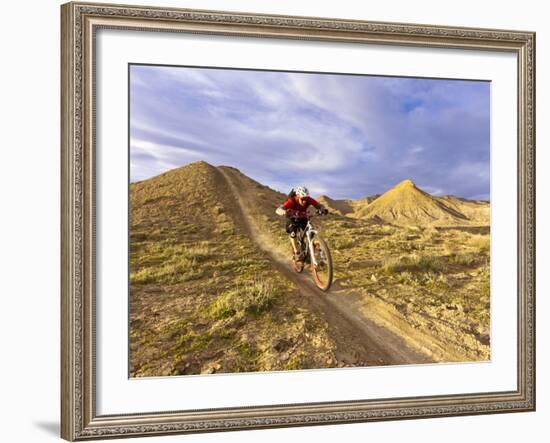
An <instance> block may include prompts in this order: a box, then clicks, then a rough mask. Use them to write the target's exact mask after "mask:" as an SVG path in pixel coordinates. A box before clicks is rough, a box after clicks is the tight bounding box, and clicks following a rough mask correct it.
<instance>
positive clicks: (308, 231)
mask: <svg viewBox="0 0 550 443" xmlns="http://www.w3.org/2000/svg"><path fill="white" fill-rule="evenodd" d="M317 234H318V232H317V230H315V228H314V227H313V225H312V224H311V222H310V220H309V218H308V220H307V225H306V227H305V229H304V230H303V235H302V238H301V239H300V241H304V238H303V237H304V236H305V240H306V241H307V245H306V246H307V250H308V251H309V258H310V260H311V264H312V265H313V266H317V265H318V263H317V260H316V259H315V251H314V250H313V241H312V239H313V237H314V236H315V235H317Z"/></svg>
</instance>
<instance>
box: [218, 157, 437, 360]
mask: <svg viewBox="0 0 550 443" xmlns="http://www.w3.org/2000/svg"><path fill="white" fill-rule="evenodd" d="M218 170H219V171H220V173H221V174H222V176H223V177H224V178H225V181H226V182H227V188H228V190H229V191H230V192H231V194H232V195H233V197H234V199H235V201H236V203H237V207H236V208H235V212H234V214H233V215H234V217H235V222H236V224H237V226H238V228H239V229H241V230H242V231H243V232H244V233H245V234H246V235H247V236H248V237H249V238H250V239H251V240H252V241H253V242H254V243H255V244H256V245H257V246H258V248H259V249H260V250H261V251H263V252H264V253H265V255H266V256H267V258H268V259H269V260H270V261H271V262H272V264H273V266H274V268H275V269H276V270H277V271H279V272H280V273H281V274H283V275H284V276H285V277H287V278H288V279H290V280H291V281H292V282H294V284H295V285H296V287H297V288H298V290H299V292H300V293H301V295H302V296H304V297H306V298H307V299H308V302H309V305H310V306H311V308H312V309H314V310H315V311H316V312H317V314H318V315H320V316H321V317H323V318H324V319H325V320H326V321H327V323H328V324H329V330H330V334H331V337H332V339H333V340H334V341H335V343H336V346H337V349H336V358H337V359H338V361H339V363H342V364H343V365H345V366H382V365H403V364H418V363H429V362H433V360H432V359H430V358H429V357H428V356H426V355H424V354H422V353H420V352H418V351H417V350H415V349H413V348H412V347H410V346H409V345H408V344H407V343H406V342H405V340H404V339H403V338H402V337H400V336H398V335H396V334H394V333H393V332H391V331H389V330H387V329H386V328H384V327H381V326H379V325H377V324H376V323H375V321H374V320H372V319H370V318H367V317H365V316H364V315H363V314H362V313H361V309H360V306H359V301H358V296H357V295H355V294H353V293H346V292H345V291H342V290H334V289H333V290H331V291H329V292H328V293H324V292H322V291H320V290H319V289H318V288H317V287H316V286H315V285H314V284H313V281H312V279H311V276H310V274H309V273H308V272H307V270H308V268H306V269H305V270H304V273H303V274H297V273H296V272H294V270H292V268H291V266H290V257H289V256H285V255H283V254H281V253H280V252H279V251H278V250H277V249H276V248H274V247H272V242H271V239H270V238H269V237H268V236H267V235H266V234H264V233H262V232H261V230H260V229H258V227H257V226H256V225H255V223H254V221H253V218H252V216H251V214H250V212H249V210H248V208H247V206H246V205H245V204H244V202H243V199H242V198H241V196H240V195H239V192H238V190H237V188H236V186H235V184H234V182H233V180H232V178H231V177H230V175H229V174H228V173H227V172H226V171H224V170H223V169H221V168H218ZM289 255H290V254H289Z"/></svg>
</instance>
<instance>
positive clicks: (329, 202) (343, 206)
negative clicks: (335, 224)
mask: <svg viewBox="0 0 550 443" xmlns="http://www.w3.org/2000/svg"><path fill="white" fill-rule="evenodd" d="M316 200H317V201H318V202H319V203H321V204H322V205H324V206H325V207H326V208H327V209H328V210H329V211H330V212H331V213H335V214H338V215H346V214H349V213H350V212H353V206H352V204H353V201H352V200H334V199H332V198H330V197H328V196H327V195H321V196H319V197H317V199H316Z"/></svg>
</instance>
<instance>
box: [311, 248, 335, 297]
mask: <svg viewBox="0 0 550 443" xmlns="http://www.w3.org/2000/svg"><path fill="white" fill-rule="evenodd" d="M312 245H313V253H314V254H315V262H316V263H317V264H314V261H313V260H312V263H311V272H312V273H313V279H314V280H315V284H316V285H317V287H318V288H319V289H320V290H321V291H328V290H329V289H330V285H332V257H331V255H330V251H329V249H328V246H327V244H326V243H325V241H324V240H323V239H322V238H319V237H317V238H314V239H313V241H312Z"/></svg>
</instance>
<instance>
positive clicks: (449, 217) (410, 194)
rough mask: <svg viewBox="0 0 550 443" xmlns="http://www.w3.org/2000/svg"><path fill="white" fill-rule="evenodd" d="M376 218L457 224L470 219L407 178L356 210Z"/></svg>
mask: <svg viewBox="0 0 550 443" xmlns="http://www.w3.org/2000/svg"><path fill="white" fill-rule="evenodd" d="M356 215H357V216H358V217H360V218H375V217H377V218H379V219H382V220H384V221H386V222H389V223H393V224H397V225H460V224H469V223H470V222H471V220H470V219H469V218H468V216H466V215H465V214H463V213H462V212H460V211H459V210H457V209H455V208H453V207H451V206H448V205H446V204H445V203H444V202H443V201H442V200H441V199H437V198H435V197H432V196H431V195H430V194H428V193H427V192H424V191H422V190H421V189H419V188H418V187H416V185H415V184H414V183H413V182H412V181H411V180H404V181H402V182H401V183H399V184H398V185H397V186H395V187H393V188H392V189H390V190H389V191H387V192H386V193H384V194H382V195H381V196H380V197H378V198H377V199H376V200H374V201H373V202H372V203H371V204H369V205H368V206H366V207H365V208H361V209H359V210H358V211H357V214H356Z"/></svg>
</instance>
